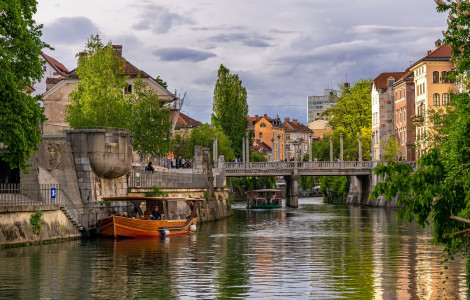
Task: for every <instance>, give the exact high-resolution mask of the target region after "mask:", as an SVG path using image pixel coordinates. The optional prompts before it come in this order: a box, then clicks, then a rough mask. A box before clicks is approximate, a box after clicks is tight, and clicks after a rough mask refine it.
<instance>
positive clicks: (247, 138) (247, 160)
mask: <svg viewBox="0 0 470 300" xmlns="http://www.w3.org/2000/svg"><path fill="white" fill-rule="evenodd" d="M245 146H246V150H245V152H246V160H245V162H246V165H245V168H248V167H249V164H250V137H249V136H248V132H247V133H246V137H245Z"/></svg>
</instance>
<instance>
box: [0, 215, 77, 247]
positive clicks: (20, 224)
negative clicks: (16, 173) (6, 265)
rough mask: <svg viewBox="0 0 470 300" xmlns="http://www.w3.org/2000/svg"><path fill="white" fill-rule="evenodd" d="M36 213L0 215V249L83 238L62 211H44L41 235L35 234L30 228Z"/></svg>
mask: <svg viewBox="0 0 470 300" xmlns="http://www.w3.org/2000/svg"><path fill="white" fill-rule="evenodd" d="M34 213H35V212H9V213H0V247H5V246H12V245H15V244H18V245H22V244H33V243H41V242H45V241H50V240H60V239H70V238H79V237H81V233H80V232H79V231H78V229H76V228H75V227H74V226H73V224H72V223H71V222H70V221H69V219H67V217H66V216H65V214H64V213H63V212H62V211H61V210H50V211H44V214H43V216H42V217H41V222H42V228H41V233H40V234H38V235H37V234H34V233H33V231H32V229H31V226H30V218H31V216H32V215H33V214H34Z"/></svg>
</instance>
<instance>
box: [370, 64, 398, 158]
mask: <svg viewBox="0 0 470 300" xmlns="http://www.w3.org/2000/svg"><path fill="white" fill-rule="evenodd" d="M404 74H405V72H391V73H382V74H380V75H379V76H377V77H376V78H375V79H374V80H373V81H372V87H371V92H370V93H371V94H370V96H371V101H372V142H371V148H372V149H371V155H372V160H380V159H381V158H382V155H383V149H382V147H381V141H384V142H386V140H387V138H388V137H389V136H392V135H394V134H395V131H394V128H393V117H394V107H395V106H394V98H393V84H394V83H395V81H397V80H398V79H400V78H401V77H402V76H403V75H404ZM384 142H382V144H383V143H384Z"/></svg>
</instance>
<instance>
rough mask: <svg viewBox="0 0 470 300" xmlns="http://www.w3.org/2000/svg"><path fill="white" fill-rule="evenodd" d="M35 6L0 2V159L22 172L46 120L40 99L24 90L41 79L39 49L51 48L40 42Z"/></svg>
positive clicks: (15, 1)
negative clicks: (40, 126)
mask: <svg viewBox="0 0 470 300" xmlns="http://www.w3.org/2000/svg"><path fill="white" fill-rule="evenodd" d="M36 5H37V2H36V1H33V0H21V1H20V0H11V1H1V2H0V16H1V18H0V78H1V80H0V99H2V100H1V101H2V104H1V109H0V128H1V129H0V143H3V144H4V145H5V146H6V147H7V149H6V150H5V151H0V158H1V159H2V160H3V161H5V162H7V163H8V164H9V165H10V167H11V168H17V167H19V168H20V169H21V170H23V171H26V169H27V167H28V161H29V159H30V156H31V153H35V152H36V151H37V150H38V144H39V142H40V141H41V130H40V129H39V123H40V122H42V121H45V120H46V117H45V116H44V109H43V108H42V107H41V106H40V105H39V104H38V101H40V100H41V98H42V96H36V97H31V95H30V94H29V93H27V92H25V91H26V88H27V87H28V86H31V85H32V82H33V81H39V80H40V79H41V77H42V76H43V71H42V66H43V65H44V61H43V60H41V59H40V58H39V55H40V54H41V53H42V49H44V48H49V49H52V48H50V46H49V45H47V44H46V43H44V42H42V41H41V35H42V33H41V29H42V25H36V22H35V21H34V19H33V15H34V14H35V13H36V11H37V9H36Z"/></svg>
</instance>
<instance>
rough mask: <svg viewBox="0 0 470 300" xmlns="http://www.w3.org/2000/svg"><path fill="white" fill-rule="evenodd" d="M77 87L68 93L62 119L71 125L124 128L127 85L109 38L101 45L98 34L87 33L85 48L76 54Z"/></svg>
mask: <svg viewBox="0 0 470 300" xmlns="http://www.w3.org/2000/svg"><path fill="white" fill-rule="evenodd" d="M77 57H78V67H77V70H76V73H77V75H78V77H79V78H80V81H79V82H78V84H77V89H76V90H75V91H73V92H72V93H71V94H70V100H71V102H72V104H71V105H69V106H68V108H67V109H68V110H67V116H66V118H65V120H66V121H67V122H69V124H70V126H71V127H73V128H90V127H95V128H96V127H116V128H128V127H129V126H128V124H129V122H130V119H131V114H129V111H130V109H129V108H130V106H129V104H130V103H129V101H128V99H127V98H128V97H126V96H125V95H124V93H123V91H124V88H125V87H126V86H127V83H126V79H127V77H126V76H123V75H122V73H123V70H124V60H123V59H120V58H119V56H118V55H117V54H116V53H115V51H114V50H113V47H112V44H111V42H109V43H108V45H107V46H106V47H104V45H103V43H102V42H101V39H100V37H99V36H98V35H95V36H93V35H92V36H91V37H90V39H88V42H87V44H86V50H85V51H84V52H81V53H80V54H77Z"/></svg>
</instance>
